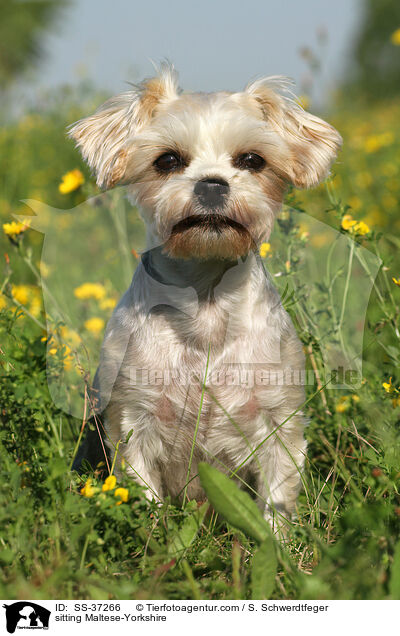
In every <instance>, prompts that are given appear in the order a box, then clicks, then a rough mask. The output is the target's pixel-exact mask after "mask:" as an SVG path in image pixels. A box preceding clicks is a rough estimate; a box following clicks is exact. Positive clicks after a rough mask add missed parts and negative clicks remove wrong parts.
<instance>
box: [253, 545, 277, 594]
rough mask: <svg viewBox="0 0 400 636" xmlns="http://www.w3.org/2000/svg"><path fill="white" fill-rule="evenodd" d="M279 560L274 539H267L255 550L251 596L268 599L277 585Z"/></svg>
mask: <svg viewBox="0 0 400 636" xmlns="http://www.w3.org/2000/svg"><path fill="white" fill-rule="evenodd" d="M277 567H278V562H277V559H276V554H275V546H274V540H273V538H272V536H271V537H268V539H265V541H263V543H262V544H261V545H260V547H259V548H258V550H257V552H255V554H254V556H253V560H252V566H251V591H252V594H251V598H252V599H268V598H270V596H271V594H272V592H273V591H274V587H275V577H276V570H277Z"/></svg>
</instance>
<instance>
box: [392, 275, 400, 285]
mask: <svg viewBox="0 0 400 636" xmlns="http://www.w3.org/2000/svg"><path fill="white" fill-rule="evenodd" d="M392 281H393V282H394V284H395V285H398V286H399V287H400V278H394V276H392Z"/></svg>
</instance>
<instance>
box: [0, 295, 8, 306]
mask: <svg viewBox="0 0 400 636" xmlns="http://www.w3.org/2000/svg"><path fill="white" fill-rule="evenodd" d="M5 307H7V301H6V299H5V297H4V296H3V294H0V310H1V309H4V308H5Z"/></svg>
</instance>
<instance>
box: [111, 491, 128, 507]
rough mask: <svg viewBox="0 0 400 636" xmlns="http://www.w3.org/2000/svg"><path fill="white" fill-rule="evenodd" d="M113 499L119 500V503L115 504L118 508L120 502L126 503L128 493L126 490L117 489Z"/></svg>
mask: <svg viewBox="0 0 400 636" xmlns="http://www.w3.org/2000/svg"><path fill="white" fill-rule="evenodd" d="M114 497H119V498H120V501H118V502H117V506H120V505H121V504H122V502H124V503H126V502H127V501H128V497H129V492H128V490H127V489H126V488H117V489H116V491H115V492H114Z"/></svg>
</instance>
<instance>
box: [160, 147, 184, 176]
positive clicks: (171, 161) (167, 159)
mask: <svg viewBox="0 0 400 636" xmlns="http://www.w3.org/2000/svg"><path fill="white" fill-rule="evenodd" d="M154 166H155V167H156V168H157V170H159V171H160V172H174V171H175V170H179V169H180V168H182V167H184V166H185V161H184V159H183V157H181V156H179V155H177V154H175V153H174V152H165V153H164V154H163V155H161V157H158V159H156V160H155V162H154Z"/></svg>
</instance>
